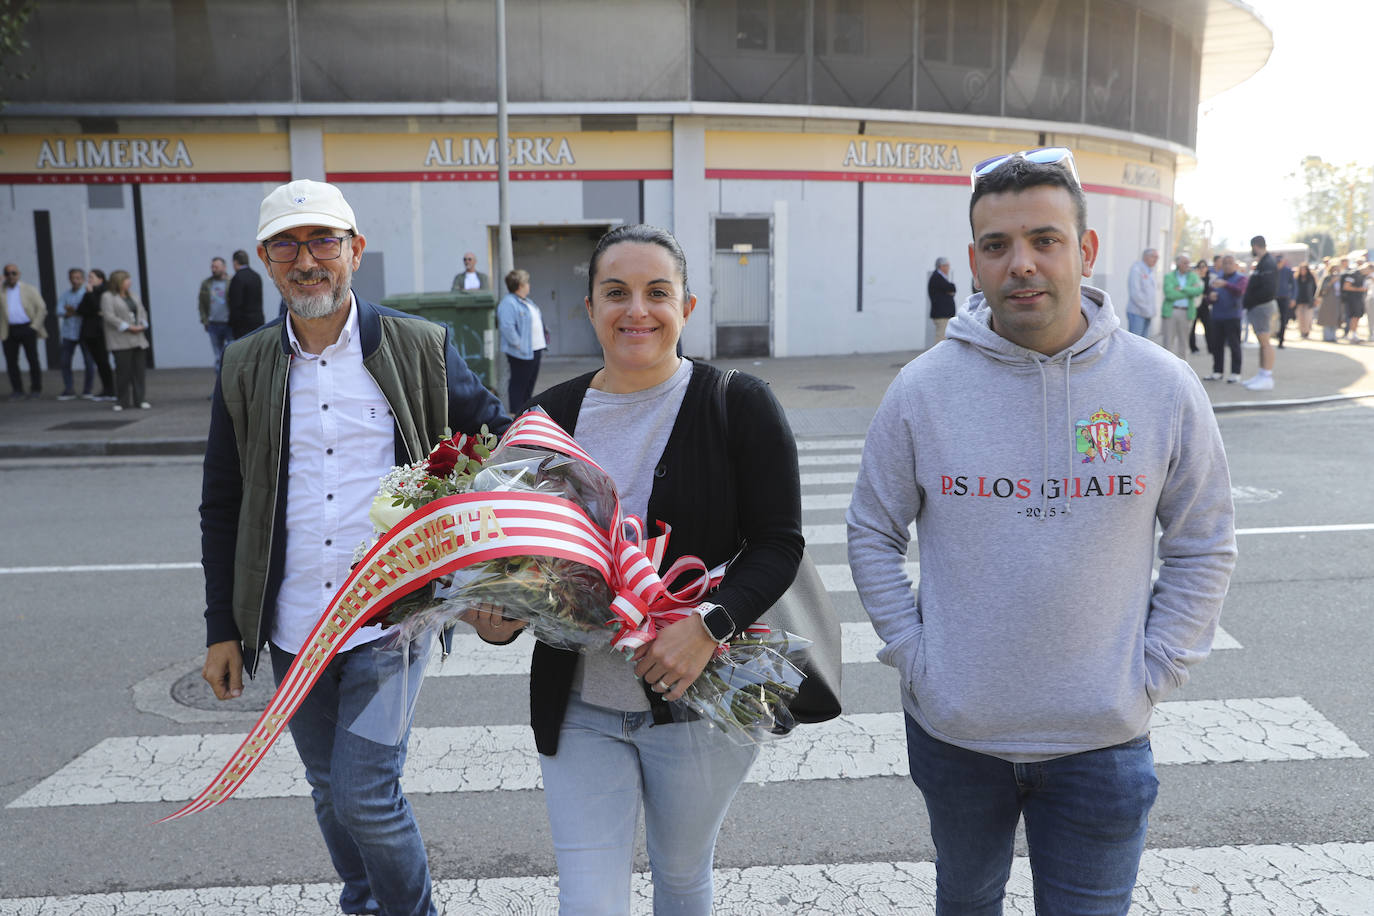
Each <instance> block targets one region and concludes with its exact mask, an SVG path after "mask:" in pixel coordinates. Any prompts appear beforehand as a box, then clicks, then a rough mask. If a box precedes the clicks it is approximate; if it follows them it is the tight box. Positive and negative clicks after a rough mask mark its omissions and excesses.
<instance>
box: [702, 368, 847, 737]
mask: <svg viewBox="0 0 1374 916" xmlns="http://www.w3.org/2000/svg"><path fill="white" fill-rule="evenodd" d="M735 371H736V370H734V369H728V370H726V371H725V372H722V373H721V375H720V383H719V384H718V385H717V387H716V398H717V401H718V402H719V407H720V422H721V431H722V432H724V433H725V441H726V442H729V441H730V412H729V408H728V406H727V404H726V400H725V395H726V392H728V391H729V389H730V377H731V376H733V375H734V374H735ZM759 622H760V623H763V624H765V625H767V626H768V627H769V628H771V629H774V630H784V631H786V632H788V633H795V634H796V635H797V636H803V637H805V638H806V639H809V640H810V641H811V647H810V648H808V649H807V650H805V652H803V653H801V654H800V656H796V655H794V656H792V661H793V662H794V663H796V664H797V667H799V668H800V669H801V671H802V674H804V675H806V679H805V680H803V681H802V683H801V687H800V689H798V691H797V696H796V699H794V700H793V701H792V703H791V705H790V706H789V707H788V709H789V710H790V711H791V713H792V716H793V718H795V719H796V720H797V721H798V722H824V721H826V720H827V719H833V718H835V717H836V716H838V715H839V714H840V672H841V669H842V668H843V658H842V655H841V650H840V621H839V618H838V617H836V616H835V607H834V605H833V604H831V603H830V593H829V592H827V591H826V590H825V585H824V583H822V582H821V575H820V573H819V572H817V570H816V564H815V562H814V561H812V559H811V553H810V551H808V550H803V551H802V558H801V565H800V566H798V567H797V577H796V578H795V579H793V580H792V584H791V585H790V586H788V588H787V591H785V592H783V595H782V597H781V598H779V599H778V601H777V603H776V604H774V605H773V606H772V607H771V608H769V609H768V610H767V611H765V612H764V614H763V616H762V617H760V618H759Z"/></svg>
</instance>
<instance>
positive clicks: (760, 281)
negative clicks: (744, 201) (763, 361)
mask: <svg viewBox="0 0 1374 916" xmlns="http://www.w3.org/2000/svg"><path fill="white" fill-rule="evenodd" d="M771 236H772V220H771V219H770V218H769V217H734V216H717V217H716V219H715V240H716V241H715V258H714V262H713V263H712V265H711V266H712V274H711V282H712V286H713V289H714V298H713V299H712V300H711V305H712V309H711V314H712V318H713V321H714V324H715V337H716V341H715V343H716V347H715V355H716V356H769V355H771V354H772V326H773V325H772V304H773V282H772V281H773V275H772V264H771V262H772V259H771V257H770V249H771V248H772V244H771Z"/></svg>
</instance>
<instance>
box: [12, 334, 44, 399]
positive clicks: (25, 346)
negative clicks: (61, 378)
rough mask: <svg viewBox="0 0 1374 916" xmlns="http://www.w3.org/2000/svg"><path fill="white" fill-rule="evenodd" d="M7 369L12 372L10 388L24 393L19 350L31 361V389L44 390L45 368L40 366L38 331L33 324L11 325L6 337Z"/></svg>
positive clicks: (34, 390) (37, 391) (36, 391)
mask: <svg viewBox="0 0 1374 916" xmlns="http://www.w3.org/2000/svg"><path fill="white" fill-rule="evenodd" d="M4 349H5V369H6V370H7V371H8V372H9V374H10V388H11V389H12V390H13V391H14V393H15V394H23V393H24V376H23V375H21V374H20V373H19V351H20V350H21V349H22V350H23V351H24V358H25V359H27V360H28V361H29V390H30V391H32V392H33V393H34V394H38V393H39V392H40V391H42V390H43V370H42V369H40V368H38V333H37V332H36V331H34V329H33V325H31V324H12V325H10V332H9V335H8V336H6V337H5V347H4Z"/></svg>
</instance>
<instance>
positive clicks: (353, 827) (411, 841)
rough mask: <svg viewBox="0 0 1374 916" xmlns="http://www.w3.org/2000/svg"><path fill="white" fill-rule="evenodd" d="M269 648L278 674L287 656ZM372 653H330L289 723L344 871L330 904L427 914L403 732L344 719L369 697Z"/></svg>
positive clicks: (373, 682) (364, 648) (375, 678)
mask: <svg viewBox="0 0 1374 916" xmlns="http://www.w3.org/2000/svg"><path fill="white" fill-rule="evenodd" d="M271 650H272V673H273V674H274V675H275V676H276V680H277V683H278V684H280V683H281V681H282V678H284V677H285V676H286V672H287V670H288V669H289V668H290V667H291V662H292V661H293V660H294V659H295V656H294V655H291V654H290V653H289V652H286V651H284V650H282V649H279V648H277V647H276V646H275V645H274V646H272V647H271ZM379 657H380V656H379V653H378V651H377V650H376V647H375V646H373V645H370V644H366V643H365V644H363V645H361V646H357V647H355V648H353V649H349V650H348V651H346V652H340V653H339V654H338V655H336V656H335V657H334V658H333V660H331V661H330V663H329V666H328V667H326V668H325V670H324V673H323V674H321V675H320V679H319V681H318V682H317V683H316V684H315V687H314V688H313V689H312V690H311V691H310V693H309V694H308V695H307V696H306V698H305V702H304V703H302V704H301V707H300V709H298V710H296V714H295V715H294V716H292V717H291V722H290V723H289V726H288V727H289V728H290V729H291V738H292V739H293V740H294V741H295V743H296V750H297V751H298V752H299V753H300V755H301V762H302V763H304V764H305V779H306V781H307V782H308V783H310V788H311V793H310V795H311V798H313V799H314V801H315V819H316V820H317V821H318V822H319V824H320V832H321V833H322V834H323V835H324V845H325V847H326V848H327V849H328V850H329V858H330V859H331V860H332V861H333V863H334V870H335V871H336V872H338V873H339V877H340V878H342V879H343V883H344V887H343V893H342V894H341V895H340V896H339V908H340V909H342V910H343V911H344V912H345V913H376V912H379V911H380V912H381V913H385V914H388V916H390V914H395V916H431V914H434V913H435V912H436V910H435V907H434V903H433V901H432V899H431V887H430V877H429V860H428V858H427V857H426V855H425V845H424V842H423V841H422V840H421V839H420V828H419V827H417V826H416V824H415V816H414V814H413V813H412V812H411V810H410V802H409V801H407V800H406V797H405V795H404V793H402V792H401V782H400V778H401V770H402V769H403V768H404V767H405V762H406V740H407V739H408V737H409V733H408V731H407V733H406V734H405V735H402V737H401V741H400V743H399V744H396V745H391V744H380V743H378V742H375V741H369V740H368V739H366V738H362V737H359V736H358V735H356V734H354V733H353V732H351V731H349V730H348V728H347V723H349V722H352V721H354V720H355V719H357V718H358V717H359V716H360V715H362V714H363V710H364V709H366V708H367V706H368V704H369V702H371V701H372V700H374V699H376V697H377V694H378V683H379V669H378V659H379Z"/></svg>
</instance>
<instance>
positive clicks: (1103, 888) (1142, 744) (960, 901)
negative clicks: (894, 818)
mask: <svg viewBox="0 0 1374 916" xmlns="http://www.w3.org/2000/svg"><path fill="white" fill-rule="evenodd" d="M906 741H907V759H908V763H909V765H910V767H911V779H912V781H913V782H915V783H916V786H917V788H919V789H920V790H921V794H922V795H923V796H924V797H925V802H926V810H927V812H928V813H929V814H930V834H931V838H932V839H933V840H934V841H935V887H936V891H935V913H936V916H1001V913H1002V897H1003V895H1004V894H1005V892H1006V885H1007V878H1008V877H1009V876H1010V875H1011V860H1012V848H1013V844H1014V841H1015V839H1016V824H1017V821H1019V820H1020V819H1021V818H1022V817H1023V816H1024V817H1025V819H1026V845H1027V846H1028V847H1029V850H1030V862H1031V873H1032V875H1033V876H1034V877H1033V880H1034V887H1035V911H1036V912H1037V913H1044V914H1053V916H1126V913H1127V911H1128V910H1130V907H1131V893H1132V891H1133V890H1134V888H1135V880H1136V873H1137V871H1138V870H1139V868H1140V856H1141V854H1142V853H1143V852H1144V851H1145V828H1146V826H1147V822H1148V819H1149V813H1150V808H1151V806H1152V805H1153V804H1154V801H1155V795H1156V794H1157V793H1158V791H1159V780H1157V779H1156V778H1155V769H1154V754H1153V753H1152V752H1151V750H1150V738H1149V736H1148V735H1145V736H1142V737H1140V738H1136V739H1135V740H1134V741H1127V742H1126V743H1125V744H1118V745H1115V746H1114V747H1104V748H1102V749H1100V750H1096V751H1086V752H1084V753H1081V754H1070V755H1068V756H1067V757H1057V758H1055V759H1054V760H1046V761H1043V762H1041V763H1009V762H1007V761H1005V760H1001V759H999V758H997V757H991V756H989V755H987V754H978V753H975V752H973V751H969V750H965V749H964V748H961V747H955V746H954V745H952V744H946V743H945V742H943V741H939V740H937V739H935V738H932V737H931V736H930V735H929V734H927V733H926V732H925V731H924V730H923V729H922V728H921V727H920V726H919V725H917V724H916V722H915V720H913V719H912V718H911V716H909V715H908V716H906Z"/></svg>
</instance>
